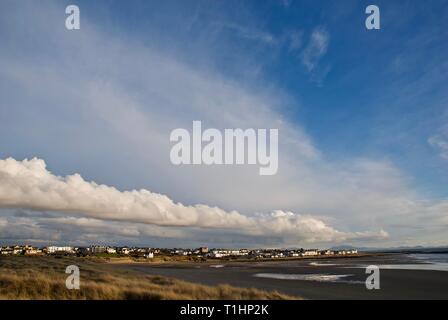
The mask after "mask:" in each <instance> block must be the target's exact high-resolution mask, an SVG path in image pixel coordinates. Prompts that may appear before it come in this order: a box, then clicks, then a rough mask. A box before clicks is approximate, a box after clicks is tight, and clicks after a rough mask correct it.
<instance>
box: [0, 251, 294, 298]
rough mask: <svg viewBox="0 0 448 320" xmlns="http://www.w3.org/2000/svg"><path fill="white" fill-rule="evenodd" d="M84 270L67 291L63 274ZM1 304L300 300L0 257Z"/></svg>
mask: <svg viewBox="0 0 448 320" xmlns="http://www.w3.org/2000/svg"><path fill="white" fill-rule="evenodd" d="M69 265H77V266H78V267H79V268H80V275H81V276H80V283H81V288H80V290H68V289H67V288H66V286H65V279H66V278H67V276H69V275H68V274H66V273H65V268H66V267H67V266H69ZM0 299H2V300H4V299H58V300H59V299H60V300H62V299H88V300H98V299H99V300H111V299H114V300H115V299H116V300H127V299H149V300H161V299H164V300H165V299H231V300H233V299H237V300H238V299H273V300H279V299H297V297H291V296H287V295H284V294H281V293H278V292H276V291H274V292H267V291H262V290H258V289H244V288H236V287H232V286H229V285H220V286H216V287H211V286H205V285H199V284H194V283H189V282H185V281H181V280H177V279H174V278H167V277H161V276H149V275H143V274H140V273H137V272H130V271H122V270H116V269H114V268H112V267H111V266H110V265H107V264H106V263H104V262H101V261H100V260H93V259H88V258H76V257H52V256H38V257H25V256H6V257H5V256H1V257H0Z"/></svg>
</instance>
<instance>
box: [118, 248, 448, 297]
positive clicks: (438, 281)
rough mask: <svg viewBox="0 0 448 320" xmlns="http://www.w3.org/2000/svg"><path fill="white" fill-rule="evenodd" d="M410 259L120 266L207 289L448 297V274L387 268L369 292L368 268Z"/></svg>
mask: <svg viewBox="0 0 448 320" xmlns="http://www.w3.org/2000/svg"><path fill="white" fill-rule="evenodd" d="M416 263H421V262H419V261H415V260H413V259H412V258H410V257H409V256H407V255H398V254H388V255H368V256H362V257H358V258H338V259H334V258H333V259H322V258H321V259H306V260H291V261H275V262H270V261H264V262H227V263H220V262H216V263H214V262H205V263H181V264H179V263H171V264H169V263H164V264H138V263H130V264H126V263H121V264H119V265H116V266H115V267H117V268H124V269H130V270H134V271H139V272H142V273H145V274H153V275H164V276H171V277H175V278H179V279H182V280H186V281H190V282H194V283H201V284H207V285H217V284H223V283H226V284H230V285H233V286H238V287H246V288H249V287H254V288H259V289H264V290H278V291H279V292H283V293H286V294H290V295H296V296H301V297H304V298H307V299H448V272H446V271H435V270H396V269H381V273H380V283H381V289H379V290H367V289H366V287H365V280H366V277H367V276H368V275H367V274H366V273H365V266H367V265H379V266H382V265H384V266H385V265H388V266H390V265H396V264H405V265H409V266H411V265H414V264H416Z"/></svg>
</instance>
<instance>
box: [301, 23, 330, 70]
mask: <svg viewBox="0 0 448 320" xmlns="http://www.w3.org/2000/svg"><path fill="white" fill-rule="evenodd" d="M329 42H330V35H329V33H328V32H327V31H326V30H325V28H323V27H317V28H315V29H314V30H313V31H312V33H311V35H310V39H309V41H308V43H307V46H306V47H305V49H304V50H303V52H302V55H301V58H302V63H303V65H304V66H305V67H306V69H307V70H308V71H309V72H312V71H314V70H315V69H316V68H317V66H318V64H319V62H320V60H321V59H322V57H323V56H324V55H325V54H326V53H327V50H328V46H329Z"/></svg>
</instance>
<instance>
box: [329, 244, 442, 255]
mask: <svg viewBox="0 0 448 320" xmlns="http://www.w3.org/2000/svg"><path fill="white" fill-rule="evenodd" d="M353 249H357V250H358V251H364V252H391V253H393V252H410V253H448V247H424V246H401V247H392V248H379V247H355V246H352V245H340V246H335V247H331V248H330V250H353Z"/></svg>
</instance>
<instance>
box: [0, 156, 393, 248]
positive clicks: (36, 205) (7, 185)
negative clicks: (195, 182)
mask: <svg viewBox="0 0 448 320" xmlns="http://www.w3.org/2000/svg"><path fill="white" fill-rule="evenodd" d="M0 206H1V207H4V208H25V209H31V210H37V211H54V212H63V213H68V214H79V215H83V216H85V217H89V218H93V219H100V220H112V221H124V222H133V223H143V224H151V225H157V226H168V227H172V226H179V227H198V228H212V229H225V230H230V231H231V232H235V233H241V234H247V235H253V236H261V235H270V236H281V237H287V238H295V239H297V240H298V241H307V242H317V241H344V240H348V239H363V238H376V239H381V238H385V237H387V233H386V232H385V231H382V230H381V231H379V232H355V233H351V232H341V231H338V230H335V229H334V228H332V227H331V226H329V225H327V224H326V223H325V222H323V221H321V220H319V219H316V218H314V217H311V216H307V215H300V214H295V213H292V212H284V211H281V210H276V211H274V212H271V213H270V214H256V215H254V216H247V215H243V214H241V213H239V212H237V211H230V212H228V211H225V210H222V209H220V208H218V207H210V206H207V205H203V204H198V205H194V206H185V205H183V204H181V203H175V202H173V201H172V200H171V199H170V198H168V197H167V196H165V195H161V194H157V193H153V192H150V191H148V190H145V189H142V190H132V191H123V192H122V191H119V190H117V189H116V188H114V187H110V186H106V185H100V184H97V183H95V182H87V181H85V180H84V179H83V178H82V177H81V176H80V175H79V174H73V175H68V176H66V177H59V176H56V175H53V174H52V173H51V172H50V171H48V170H47V168H46V164H45V162H44V161H43V160H41V159H37V158H34V159H31V160H23V161H16V160H15V159H13V158H8V159H5V160H0Z"/></svg>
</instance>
